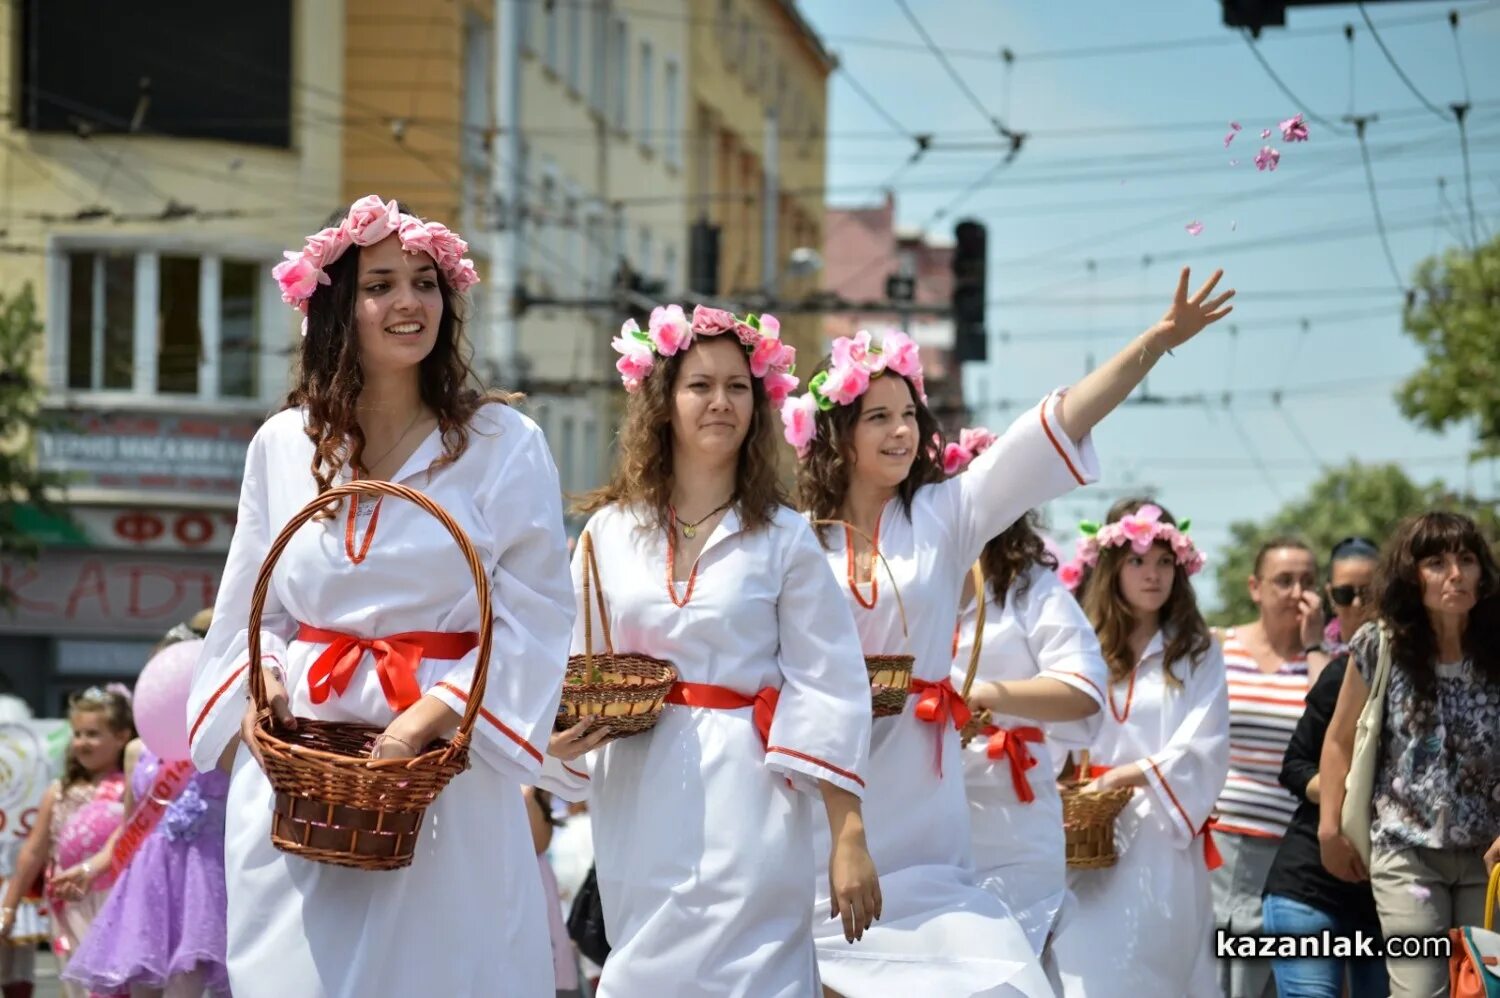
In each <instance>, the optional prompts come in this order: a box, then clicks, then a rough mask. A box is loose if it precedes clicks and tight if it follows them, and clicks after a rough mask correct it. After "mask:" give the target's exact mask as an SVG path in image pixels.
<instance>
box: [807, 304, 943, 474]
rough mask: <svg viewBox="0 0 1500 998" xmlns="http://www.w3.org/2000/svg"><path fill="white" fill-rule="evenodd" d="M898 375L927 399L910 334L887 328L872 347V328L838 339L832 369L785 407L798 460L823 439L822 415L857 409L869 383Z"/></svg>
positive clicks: (815, 379)
mask: <svg viewBox="0 0 1500 998" xmlns="http://www.w3.org/2000/svg"><path fill="white" fill-rule="evenodd" d="M886 371H894V372H896V373H897V374H899V375H902V376H903V377H905V378H907V379H908V380H910V381H911V383H912V386H913V387H914V388H915V389H916V391H917V396H918V397H919V398H920V399H921V400H922V402H923V403H926V401H927V390H926V388H925V387H924V385H923V380H922V358H921V354H920V352H919V349H918V347H917V344H916V343H915V342H913V340H912V338H911V337H910V336H907V335H906V334H905V333H903V332H901V331H900V330H896V329H891V330H887V331H886V333H885V335H884V336H882V337H881V340H880V343H879V345H878V346H877V345H874V344H872V343H871V336H870V333H869V331H868V330H863V329H862V330H860V331H859V332H857V333H855V334H854V335H853V336H840V337H839V338H838V339H836V340H834V341H833V353H832V356H831V359H830V363H829V366H828V369H827V370H824V371H819V372H818V373H817V374H815V375H813V376H812V379H811V380H809V381H808V383H807V391H806V392H804V393H803V394H802V395H800V396H798V397H796V398H788V399H787V400H786V401H785V402H783V403H782V405H781V423H782V426H783V427H784V436H785V437H786V442H787V443H789V444H791V445H792V446H793V447H795V448H796V449H797V457H798V458H799V459H801V460H805V459H806V458H807V452H808V450H809V448H811V446H812V442H813V440H814V439H816V437H817V435H818V421H817V416H818V413H819V412H832V411H833V409H834V407H835V406H841V405H853V404H855V403H856V402H858V401H859V399H860V396H862V395H864V393H865V392H867V391H869V390H870V382H871V380H872V379H874V378H878V377H880V376H881V375H883V374H885V372H886Z"/></svg>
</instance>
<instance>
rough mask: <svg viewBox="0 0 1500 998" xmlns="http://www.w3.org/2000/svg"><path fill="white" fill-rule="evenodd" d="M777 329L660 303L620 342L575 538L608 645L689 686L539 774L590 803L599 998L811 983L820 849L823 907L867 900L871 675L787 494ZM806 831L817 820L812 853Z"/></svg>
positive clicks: (789, 996)
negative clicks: (598, 473) (818, 844)
mask: <svg viewBox="0 0 1500 998" xmlns="http://www.w3.org/2000/svg"><path fill="white" fill-rule="evenodd" d="M777 332H778V328H777V324H776V322H775V320H774V318H772V317H771V316H760V317H750V318H749V319H747V320H739V319H736V318H735V317H734V316H732V315H730V314H729V313H727V312H721V311H718V310H715V309H707V308H703V307H701V306H700V307H698V308H697V309H695V310H694V312H693V315H692V318H691V320H689V319H688V318H687V317H686V316H685V315H684V314H683V312H682V310H681V309H680V308H678V307H676V306H669V307H666V308H659V309H657V310H656V311H655V312H654V313H653V315H652V317H651V323H650V330H649V331H641V330H638V329H636V328H635V324H634V322H629V323H627V324H626V328H625V331H624V332H623V334H622V336H621V337H620V338H619V339H618V340H616V341H615V346H616V349H618V350H620V351H621V352H622V354H623V356H622V358H621V360H620V362H619V365H618V366H619V368H620V371H621V373H622V374H623V375H624V376H625V379H626V385H627V387H631V386H633V390H632V392H631V395H630V398H629V402H628V406H627V410H626V417H625V423H624V426H623V427H622V429H621V433H620V454H619V459H618V461H617V463H616V468H615V473H614V476H613V479H612V481H611V482H610V483H609V484H608V485H607V486H605V487H604V488H603V489H601V490H599V491H598V492H596V493H594V494H593V495H591V496H590V497H588V498H587V499H586V501H585V502H584V504H583V509H584V510H585V511H588V512H591V513H592V516H591V517H590V519H589V521H588V525H587V526H586V527H585V529H586V530H587V531H588V533H589V535H590V536H591V538H592V540H593V545H594V549H595V551H596V553H597V560H598V566H599V572H600V576H601V587H600V588H601V589H602V591H603V593H604V594H605V598H606V601H607V612H608V615H609V618H608V624H609V629H610V631H611V633H612V634H613V638H614V647H615V649H616V650H617V651H620V652H637V653H643V654H646V655H651V656H654V657H657V658H661V659H665V660H667V661H669V662H671V663H673V665H675V667H676V668H677V671H678V674H679V679H680V682H678V684H677V685H676V686H675V687H674V688H673V690H672V693H671V695H670V696H669V697H668V702H667V705H666V706H665V707H664V708H663V711H662V714H661V717H660V719H659V720H658V722H657V724H656V726H655V727H654V728H653V729H652V730H650V731H649V732H646V733H643V734H639V735H635V736H632V737H629V738H621V739H618V740H615V741H610V742H608V743H606V744H604V745H603V746H602V747H601V748H599V749H598V750H597V751H594V752H592V753H590V754H589V755H588V756H587V757H586V765H585V766H580V765H579V764H578V761H577V760H578V759H579V758H580V757H581V756H582V755H583V753H584V752H587V751H588V750H589V749H590V748H591V747H592V745H593V744H594V742H595V741H596V740H597V738H599V737H602V736H600V735H598V734H597V733H596V734H594V735H589V736H585V737H580V736H579V735H580V729H582V728H583V725H581V724H580V725H579V726H578V727H576V728H574V729H573V731H571V732H567V733H564V734H562V735H559V736H557V737H556V738H555V739H554V742H553V755H554V756H555V757H556V763H555V764H554V762H553V760H549V764H548V770H547V774H548V775H549V776H551V777H553V778H554V779H553V781H552V782H551V783H550V785H549V789H553V790H555V791H556V792H558V793H559V794H561V795H562V796H564V797H565V798H569V799H576V798H577V797H579V796H581V795H582V794H584V793H587V794H588V795H589V812H590V814H591V816H592V819H593V826H594V848H595V852H596V863H597V869H598V882H599V891H600V896H601V899H602V902H603V907H604V923H605V927H606V931H607V933H608V937H609V942H610V945H611V947H612V949H611V951H610V955H609V959H608V960H607V961H606V963H605V966H604V974H603V978H602V980H601V982H600V987H599V993H600V995H602V996H607V998H622V996H630V998H637V996H639V998H656V996H659V995H687V994H691V995H694V996H724V998H731V996H733V998H806V996H809V995H816V994H817V993H818V987H819V986H818V973H817V961H816V958H815V954H814V950H813V944H812V921H813V918H812V901H813V888H812V878H813V874H814V871H815V869H817V868H818V866H819V865H820V864H819V862H818V861H819V860H820V859H821V860H822V865H823V867H824V869H825V870H826V871H827V876H828V879H829V881H830V884H831V888H832V891H833V895H832V896H833V900H832V902H830V904H829V907H828V908H826V909H824V915H825V916H828V915H832V916H833V917H834V918H835V919H836V920H838V921H839V923H840V924H841V926H842V929H843V934H844V936H845V937H846V938H847V939H848V940H849V941H850V942H853V941H854V940H856V939H858V938H859V936H860V935H861V934H862V933H863V932H864V930H865V928H866V927H867V926H868V925H869V924H870V922H871V920H872V919H873V918H876V917H878V916H879V914H880V890H879V884H878V882H877V880H876V876H875V870H874V868H873V867H872V866H871V863H870V857H869V853H868V851H867V850H866V847H865V840H864V830H863V826H862V823H861V816H860V795H861V794H862V793H863V792H864V782H865V778H864V770H865V761H866V757H867V753H868V746H869V734H870V691H869V685H868V683H867V682H866V679H865V671H864V664H863V661H862V659H861V655H860V647H859V635H858V634H857V633H856V632H855V629H854V621H853V618H852V617H851V615H850V613H849V608H848V606H847V605H846V604H845V603H844V600H843V599H842V597H841V596H840V595H839V592H838V589H837V587H836V586H835V585H834V582H833V580H832V579H831V578H829V576H828V573H827V571H826V570H825V569H824V568H823V565H822V552H821V551H820V550H819V548H818V543H817V541H816V539H815V538H814V537H813V534H812V531H811V530H810V529H809V528H808V526H807V524H806V523H805V522H804V521H803V520H802V518H801V517H799V516H797V515H796V513H794V512H793V511H792V510H790V509H788V508H787V507H786V506H784V505H783V504H782V493H781V489H780V486H779V484H778V481H777V472H776V450H777V441H776V417H775V409H774V406H773V403H774V402H776V401H779V400H780V399H781V398H783V397H784V396H785V394H786V392H787V391H789V390H790V389H791V387H792V386H794V385H795V384H796V381H795V379H794V378H791V377H790V376H789V375H788V373H787V371H788V369H789V368H790V366H791V363H792V359H793V357H794V351H792V349H791V347H789V346H787V345H785V344H782V343H781V342H780V340H779V338H778V336H777ZM579 548H580V556H579V557H575V559H574V575H575V580H576V583H577V584H578V585H579V586H580V588H581V582H582V571H583V566H582V563H581V549H582V545H579ZM584 612H586V613H589V614H596V613H597V608H596V607H595V606H592V605H591V606H589V607H587V608H585V610H584ZM582 623H583V618H582V615H580V622H579V624H578V626H577V627H575V637H574V650H575V651H582V650H583V641H584V638H583V635H582V631H583V627H582ZM594 633H595V635H598V634H599V633H600V629H599V628H598V627H597V626H596V627H595V629H594ZM595 640H596V642H597V640H598V639H597V637H596V639H595ZM595 650H596V651H597V650H599V649H598V647H597V646H596V648H595ZM600 730H606V729H600ZM816 797H821V799H822V806H823V809H824V810H825V811H826V813H827V818H826V820H823V819H820V818H819V817H818V815H816V814H815V805H816V804H817V800H816V799H815V798H816ZM815 825H816V826H818V827H820V828H827V829H829V831H830V832H831V838H830V836H829V834H825V835H824V836H823V839H822V841H823V843H824V845H823V849H824V850H825V853H824V855H823V856H821V857H815V856H814V834H813V829H814V826H815Z"/></svg>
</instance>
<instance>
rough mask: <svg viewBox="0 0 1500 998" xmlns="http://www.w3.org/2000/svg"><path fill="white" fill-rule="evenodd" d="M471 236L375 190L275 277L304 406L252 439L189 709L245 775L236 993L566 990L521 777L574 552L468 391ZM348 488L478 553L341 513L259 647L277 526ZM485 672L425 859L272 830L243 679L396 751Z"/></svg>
mask: <svg viewBox="0 0 1500 998" xmlns="http://www.w3.org/2000/svg"><path fill="white" fill-rule="evenodd" d="M465 250H466V245H465V244H464V242H463V240H461V239H459V238H458V236H457V235H455V234H454V233H452V232H450V231H449V230H448V229H447V228H445V227H444V226H443V225H441V224H440V223H437V222H426V221H423V220H422V219H419V218H416V217H415V216H413V215H411V214H410V213H409V212H407V211H406V210H404V209H403V208H402V206H401V205H399V204H398V203H397V202H395V201H381V199H380V198H378V197H376V196H374V195H371V196H370V197H367V198H363V199H361V200H359V201H356V202H355V203H354V204H353V205H352V206H351V207H350V209H349V210H348V212H346V213H343V214H341V215H339V216H338V217H337V218H336V219H335V220H333V222H332V224H331V225H330V226H329V227H328V228H325V229H323V230H322V231H320V232H318V233H316V234H314V235H313V236H311V237H310V238H309V239H308V241H307V244H306V246H305V247H304V248H303V250H302V251H301V252H300V253H294V254H288V257H289V259H288V260H287V261H286V262H285V263H283V264H280V265H278V266H277V267H276V268H275V270H274V271H273V273H274V274H275V276H276V278H277V280H278V282H279V283H280V285H281V288H282V297H283V300H285V301H287V302H288V303H289V304H293V305H295V306H297V307H298V308H299V310H301V311H302V312H303V314H304V315H305V317H306V324H305V336H304V338H303V340H302V352H301V364H300V370H299V372H298V377H297V383H296V387H295V388H294V389H293V390H292V393H291V396H290V398H289V400H288V405H287V408H286V409H284V410H283V411H282V412H280V413H278V414H277V415H275V416H273V417H271V418H270V419H269V420H267V421H266V423H265V425H263V426H262V427H261V428H260V430H259V431H258V432H257V433H256V435H255V437H254V439H253V440H251V441H250V446H249V452H248V454H247V455H246V458H245V476H244V484H243V486H242V488H241V491H240V504H239V516H238V521H237V523H236V526H235V530H234V538H233V540H232V542H231V544H230V549H229V555H228V560H227V562H226V564H225V568H224V576H223V579H222V581H221V582H220V586H219V594H218V600H217V602H216V604H215V606H214V614H213V626H212V627H211V628H210V630H209V632H208V637H207V639H206V642H205V647H204V651H203V657H202V658H201V659H200V661H199V663H198V668H197V671H196V673H195V675H194V678H193V685H192V691H191V694H190V697H189V703H188V711H189V712H188V723H189V729H190V732H191V736H190V741H191V746H192V758H193V761H194V762H195V763H196V764H197V766H198V768H199V769H200V770H204V771H207V770H209V769H211V768H213V767H214V766H215V765H216V764H218V763H220V761H221V760H223V761H224V762H226V763H229V764H231V765H232V774H231V776H230V786H229V797H228V801H227V804H226V835H225V842H224V855H225V869H226V875H227V888H228V904H229V908H228V936H227V940H228V961H227V962H228V967H229V979H230V987H231V990H232V991H233V992H234V994H235V995H236V996H238V998H285V996H287V995H298V996H308V998H312V996H322V995H340V996H352V995H368V994H385V995H394V994H405V995H417V994H432V995H460V994H488V995H498V994H504V995H508V996H509V995H515V996H522V998H553V995H554V984H553V973H552V960H551V958H550V952H551V947H550V945H549V943H548V935H547V914H546V909H545V907H544V901H543V898H542V885H541V879H540V876H539V874H538V867H537V858H536V851H535V849H534V848H533V843H532V836H531V833H530V830H529V826H528V822H527V816H526V807H525V804H524V802H523V800H522V796H521V787H522V786H525V785H529V784H532V783H534V782H535V780H534V778H533V777H534V775H535V774H536V772H537V771H538V770H539V769H540V767H541V761H542V750H543V748H544V747H545V745H546V739H547V735H548V733H549V732H550V730H551V727H552V721H553V717H554V716H555V714H556V710H557V701H558V691H559V689H560V688H561V686H562V679H563V673H564V670H565V668H566V661H567V642H568V635H569V633H570V630H571V627H572V623H573V599H572V590H571V588H570V586H569V584H568V576H567V571H566V551H567V546H566V542H565V538H564V534H563V522H562V505H561V500H560V495H559V490H558V480H557V471H556V469H555V468H554V466H553V463H552V457H551V454H550V453H549V451H548V448H547V442H546V440H545V439H543V437H542V433H541V431H540V430H539V429H538V428H537V427H536V425H535V424H534V423H532V422H531V420H529V419H527V418H526V417H525V416H522V415H521V414H520V413H519V412H517V411H516V410H515V409H513V408H511V407H510V406H509V405H507V404H505V402H504V400H502V399H497V398H493V397H487V396H484V395H481V394H480V393H479V392H478V391H476V390H474V389H473V388H471V387H470V386H471V385H472V384H473V379H472V376H471V372H470V371H469V368H468V365H467V363H466V360H465V356H466V349H465V345H464V342H463V323H462V319H463V315H462V311H461V309H462V304H463V301H462V298H461V295H462V293H463V292H464V291H465V290H466V289H467V288H468V287H469V286H470V285H471V284H473V283H474V281H475V279H476V278H475V276H474V270H473V264H472V263H471V262H470V261H469V260H466V259H464V258H463V254H464V252H465ZM352 478H360V479H382V480H389V481H394V482H398V483H405V484H407V485H408V486H410V487H411V488H413V489H417V490H419V491H421V492H422V493H423V494H425V495H426V496H427V497H430V498H431V499H432V500H433V501H434V502H436V503H438V504H439V505H441V506H442V507H443V508H444V509H445V510H447V512H448V513H449V515H450V516H451V517H452V518H453V519H454V520H455V521H456V522H457V523H458V524H459V525H460V526H461V527H462V528H463V531H464V532H465V533H466V534H467V535H468V538H469V539H470V540H471V541H472V543H473V545H474V549H475V552H476V553H477V567H476V566H471V565H470V564H468V563H466V560H465V557H464V555H463V553H461V552H460V550H459V548H458V547H457V546H456V545H455V543H454V539H453V537H452V536H451V535H450V534H449V533H448V531H447V530H446V529H445V528H444V526H443V525H442V524H441V523H439V522H438V521H437V520H436V519H435V518H433V517H432V516H431V515H430V514H429V513H427V512H426V511H425V510H423V509H421V508H417V507H415V506H414V505H408V504H405V503H401V502H385V501H384V500H383V497H382V498H379V499H375V500H374V501H370V500H369V499H354V498H351V499H348V500H343V501H339V502H336V503H330V508H328V509H327V510H326V512H325V514H324V515H322V516H321V517H319V518H315V519H312V520H311V521H309V522H306V523H304V524H303V525H302V526H301V527H300V528H299V529H298V530H297V531H296V532H295V533H294V534H293V535H292V537H291V540H290V543H289V544H288V545H287V547H286V548H285V550H284V552H283V553H282V555H281V557H280V559H279V560H278V561H277V562H276V565H275V568H274V572H273V573H272V575H271V578H270V583H269V590H268V594H267V598H266V602H265V608H264V613H263V614H262V616H261V618H260V623H261V627H260V633H259V642H260V649H261V655H260V660H259V661H256V662H250V661H249V652H248V648H249V634H248V619H249V615H250V608H251V603H252V598H253V592H254V589H255V587H256V583H257V579H258V577H259V574H260V571H261V567H262V563H263V562H264V561H265V560H266V558H267V555H268V552H269V549H270V545H271V544H272V541H273V538H276V537H277V536H278V533H279V530H280V528H281V525H283V524H285V523H287V522H288V521H290V520H291V519H292V518H293V516H294V515H296V514H298V513H299V512H300V511H302V510H303V509H304V508H305V507H306V506H307V505H308V504H309V503H310V502H312V501H313V500H314V499H315V498H316V497H317V496H319V495H321V494H322V493H324V492H325V491H326V490H328V489H329V488H330V487H331V486H333V485H334V484H335V483H336V482H340V481H341V480H343V481H347V480H349V479H352ZM471 568H475V570H479V571H483V572H485V573H486V574H487V575H488V576H489V578H490V580H491V589H492V593H491V596H492V598H491V605H490V606H489V607H485V608H481V607H479V606H478V605H477V601H476V599H475V594H474V572H473V571H471ZM482 615H488V616H489V617H490V619H491V621H492V626H491V632H490V634H491V638H492V645H491V648H490V653H491V654H490V658H489V661H488V662H486V663H479V662H478V661H477V659H478V655H479V651H478V648H479V635H478V634H477V632H478V630H479V629H480V627H481V619H482ZM481 664H482V666H483V667H484V668H486V669H489V670H490V673H489V678H488V683H487V686H486V688H485V690H484V695H483V699H482V704H483V710H482V712H481V714H480V715H479V717H478V719H477V723H476V724H475V726H474V728H473V741H472V742H471V743H470V745H469V763H470V765H469V768H468V769H467V771H465V772H462V773H460V774H459V775H457V776H456V777H454V778H453V780H452V782H451V783H450V784H448V786H447V788H446V789H444V790H443V791H442V792H441V793H440V794H438V796H437V797H436V799H435V800H434V801H433V803H432V804H431V805H430V806H429V808H428V809H427V813H426V817H425V821H424V823H423V825H422V827H421V833H420V836H419V837H418V838H417V842H416V847H415V854H414V856H413V859H412V862H411V865H410V866H408V867H406V868H405V869H397V870H388V871H383V872H370V871H367V870H363V869H348V868H343V867H338V866H332V865H327V864H324V863H318V862H312V861H310V860H308V859H305V858H303V857H301V856H296V855H291V854H289V853H287V852H283V851H280V850H279V849H277V848H276V847H275V846H274V845H273V844H272V841H271V834H270V833H271V825H272V818H273V815H272V806H273V801H274V800H275V795H274V794H273V791H272V787H271V784H270V782H269V781H268V779H267V777H266V775H265V773H264V772H263V763H262V761H261V757H260V755H259V754H258V753H259V752H260V748H259V746H258V745H257V743H256V742H255V741H254V738H253V736H251V735H249V734H248V733H249V732H250V731H251V730H252V727H251V726H252V725H253V724H254V723H255V718H254V715H253V712H252V710H247V708H246V704H245V692H244V691H245V687H246V671H247V669H252V668H253V669H262V670H264V673H263V674H264V677H265V679H266V689H267V691H268V693H269V694H270V697H269V703H270V707H271V709H272V711H273V713H274V715H275V718H276V722H277V726H278V728H279V730H282V731H287V732H295V731H296V730H297V729H298V727H299V725H300V724H301V721H299V719H300V718H311V719H316V720H318V721H343V722H352V723H356V724H361V725H368V726H375V727H378V728H383V733H382V734H381V735H380V736H379V737H378V738H377V739H376V740H375V742H374V745H373V748H372V750H371V751H372V754H373V755H374V756H375V757H377V758H385V759H404V758H411V757H414V756H417V755H419V754H421V753H422V752H423V750H424V749H425V748H426V746H428V745H429V744H430V743H431V742H433V741H434V740H435V739H438V738H445V737H448V736H450V735H452V734H453V733H454V732H455V730H456V729H457V727H458V725H459V721H460V717H461V715H462V713H463V711H464V709H465V705H466V704H467V702H468V699H469V696H470V689H471V683H472V682H473V679H474V677H475V675H476V674H477V673H476V666H477V665H481ZM252 709H253V708H252ZM242 724H243V728H242ZM242 730H243V731H244V732H246V733H247V734H246V735H245V737H244V739H243V740H244V742H245V743H247V744H242V737H241V732H242ZM287 737H289V738H290V737H293V736H292V735H290V734H289V735H288V736H287Z"/></svg>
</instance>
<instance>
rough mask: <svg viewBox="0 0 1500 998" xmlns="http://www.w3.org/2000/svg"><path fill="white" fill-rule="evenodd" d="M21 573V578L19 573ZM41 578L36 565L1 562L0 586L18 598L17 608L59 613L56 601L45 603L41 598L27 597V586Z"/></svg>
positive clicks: (31, 611) (28, 610) (32, 611)
mask: <svg viewBox="0 0 1500 998" xmlns="http://www.w3.org/2000/svg"><path fill="white" fill-rule="evenodd" d="M18 574H19V576H20V577H19V578H17V575H18ZM39 578H41V573H40V572H38V571H37V569H36V566H35V565H17V564H15V563H13V562H9V561H6V562H0V586H3V588H5V589H7V590H9V591H10V593H11V595H12V596H14V597H15V598H16V609H17V610H20V611H26V612H29V613H48V614H55V613H57V604H56V603H44V602H42V601H41V600H34V599H27V597H26V591H25V590H26V587H27V586H29V585H31V584H32V583H34V582H36V581H37V580H38V579H39Z"/></svg>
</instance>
